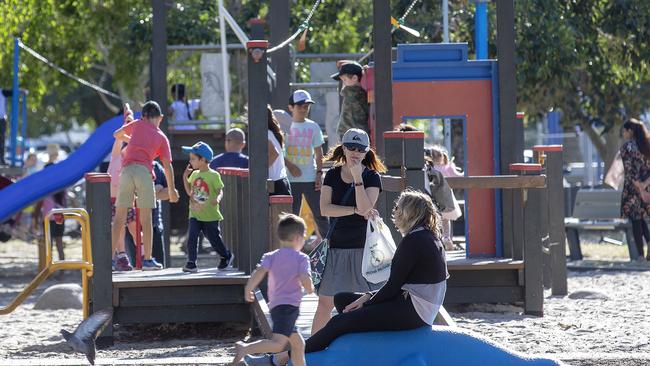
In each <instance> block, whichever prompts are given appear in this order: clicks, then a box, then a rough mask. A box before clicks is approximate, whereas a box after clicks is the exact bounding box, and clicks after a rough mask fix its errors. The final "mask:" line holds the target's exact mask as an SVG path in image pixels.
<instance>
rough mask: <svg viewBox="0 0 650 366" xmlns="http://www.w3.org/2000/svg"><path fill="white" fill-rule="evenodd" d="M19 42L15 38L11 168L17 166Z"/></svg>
mask: <svg viewBox="0 0 650 366" xmlns="http://www.w3.org/2000/svg"><path fill="white" fill-rule="evenodd" d="M18 42H20V40H19V39H18V37H16V38H14V81H13V86H12V88H13V90H12V95H11V143H10V147H9V148H10V149H11V150H10V153H9V157H10V160H11V166H16V148H17V146H18V145H17V142H18V95H19V93H18V88H19V87H20V85H19V83H18V69H19V63H20V46H19V45H18Z"/></svg>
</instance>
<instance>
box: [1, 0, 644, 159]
mask: <svg viewBox="0 0 650 366" xmlns="http://www.w3.org/2000/svg"><path fill="white" fill-rule="evenodd" d="M314 1H315V0H292V1H291V2H290V6H291V19H290V23H291V29H292V30H295V29H296V28H297V27H298V26H299V25H300V23H301V22H302V21H303V20H304V19H305V17H306V16H307V14H308V13H309V10H310V9H311V7H312V5H313V3H314ZM411 2H412V0H393V1H392V7H393V16H394V17H396V18H399V17H401V16H402V15H403V14H404V12H405V11H406V9H407V8H408V7H409V6H410V5H411ZM440 3H441V2H440V1H438V0H418V1H417V2H416V4H415V5H414V6H413V8H412V11H411V12H410V14H409V15H408V16H407V17H406V19H405V23H406V24H407V25H408V26H409V27H411V28H415V29H417V30H419V31H420V32H421V33H422V37H421V38H419V39H418V38H415V37H413V36H411V35H409V34H407V33H406V32H402V31H399V30H398V31H397V32H395V34H394V35H393V41H394V44H397V43H414V42H441V41H442V15H441V9H440ZM168 4H169V9H168V19H167V32H168V43H169V44H216V43H219V24H218V18H217V10H216V2H215V1H212V0H185V1H177V2H168ZM515 4H516V15H515V16H516V42H517V85H518V90H517V94H518V110H523V111H525V112H527V115H528V116H529V119H531V120H535V119H538V118H541V117H542V116H543V115H544V114H545V113H546V112H547V111H549V110H561V111H562V113H563V116H564V117H563V121H564V122H565V123H567V124H579V125H580V126H582V128H584V129H585V130H586V131H587V133H589V134H590V136H591V137H592V140H593V141H594V142H595V144H596V147H597V149H598V150H599V151H600V152H601V156H603V157H604V158H608V157H609V156H610V155H611V153H612V151H613V149H615V147H616V146H617V145H618V128H617V126H619V125H620V124H621V123H622V121H623V119H624V118H625V117H627V116H636V115H639V114H641V113H642V112H643V111H644V110H647V109H648V103H650V98H649V97H650V95H649V94H650V88H648V84H650V72H649V69H648V62H649V61H648V60H650V57H649V56H650V54H649V51H648V37H649V35H650V29H649V27H648V25H649V24H650V2H648V1H647V0H627V1H607V0H572V1H557V0H521V1H516V2H515ZM150 5H151V4H150V2H149V1H136V2H126V1H118V0H103V1H99V0H91V1H85V2H80V1H75V0H6V1H3V2H0V13H2V14H3V15H4V19H3V22H2V23H0V47H1V48H0V67H1V68H2V70H3V71H4V72H2V73H0V85H2V86H4V87H8V86H10V85H11V72H10V70H12V52H13V41H12V37H14V36H19V37H21V39H22V40H23V42H25V44H27V45H28V46H30V47H31V48H33V49H34V50H36V51H37V52H39V53H41V54H42V55H44V56H45V57H47V58H48V59H50V60H51V61H52V62H54V63H56V64H58V65H60V66H61V67H63V68H64V69H66V70H68V71H70V72H72V73H73V74H75V75H78V76H80V77H82V78H84V79H87V80H89V81H91V82H93V83H96V84H98V85H100V86H102V87H103V88H105V89H108V90H111V91H114V92H115V93H117V94H119V95H120V96H121V97H122V98H123V99H124V100H127V101H144V98H145V94H146V92H147V90H146V88H147V85H148V82H149V54H150V49H151V22H152V13H151V6H150ZM224 5H225V6H226V8H228V9H229V11H230V13H231V14H232V15H233V17H234V18H235V19H236V21H237V22H238V23H239V24H240V25H241V26H242V28H244V30H245V31H248V20H249V19H251V18H254V17H261V18H264V17H265V16H266V15H267V14H268V2H260V1H253V0H239V1H238V0H226V1H224ZM495 15H496V11H495V4H494V3H490V4H489V17H490V18H489V27H490V44H489V56H490V57H496V49H495V39H496V38H495V31H496V17H495ZM449 20H450V40H451V42H468V43H469V48H470V53H473V49H474V44H473V43H474V42H473V32H474V3H473V2H472V1H470V0H460V1H451V2H450V13H449ZM227 37H228V40H229V42H233V43H234V42H237V40H236V38H235V36H234V35H233V34H232V32H231V31H228V35H227ZM371 38H372V1H371V0H359V1H347V0H324V1H323V2H322V3H321V5H320V7H319V8H318V10H317V12H316V14H315V16H314V18H313V19H312V22H311V23H310V28H309V33H308V42H307V46H306V49H305V51H304V52H313V53H319V52H365V51H368V50H369V49H370V48H371V47H372V39H371ZM168 62H169V64H170V65H171V67H170V71H169V73H170V76H169V79H170V80H174V81H179V80H180V81H188V82H190V79H192V78H195V79H196V73H197V70H198V69H197V67H198V65H197V64H198V62H197V58H196V56H193V57H188V55H187V54H183V53H174V52H172V53H170V54H169V56H168ZM296 71H297V77H298V79H299V80H305V79H306V78H308V68H307V65H306V64H299V65H298V66H297V70H296ZM20 72H21V87H22V88H25V89H28V90H29V92H30V97H29V102H30V120H31V121H32V123H31V124H30V135H32V136H33V135H37V134H40V133H44V132H51V131H53V130H55V129H57V128H67V126H69V125H70V123H71V122H72V121H73V120H76V121H77V122H79V123H86V122H94V121H102V120H104V119H105V118H106V117H108V116H110V115H111V114H113V113H115V112H116V111H117V110H118V109H119V106H120V101H119V100H114V99H112V98H110V97H105V96H99V95H98V94H97V93H96V92H94V91H92V90H90V89H88V88H86V87H83V86H80V85H79V84H77V83H76V82H75V81H73V80H71V79H69V78H67V77H65V76H63V75H61V74H59V73H58V72H56V71H54V70H52V69H50V68H49V67H47V66H46V65H44V64H43V63H41V62H40V61H37V60H35V59H33V58H31V57H30V56H28V55H26V54H24V53H23V56H22V59H21V65H20ZM34 121H36V122H34ZM611 146H614V148H611Z"/></svg>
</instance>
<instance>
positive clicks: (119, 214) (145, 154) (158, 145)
mask: <svg viewBox="0 0 650 366" xmlns="http://www.w3.org/2000/svg"><path fill="white" fill-rule="evenodd" d="M162 120H163V114H162V111H161V110H160V106H159V105H158V103H156V102H154V101H148V102H147V103H145V104H144V106H143V107H142V118H141V119H139V120H135V121H133V122H130V123H127V124H125V125H124V126H122V127H120V128H119V129H118V130H117V131H115V133H114V134H113V135H114V136H115V138H116V139H118V140H121V141H123V142H127V143H128V145H127V147H126V151H125V153H124V158H123V161H122V172H121V174H120V185H119V193H118V196H117V203H116V207H117V209H116V212H115V220H113V227H112V243H113V246H115V243H117V241H118V240H119V238H120V235H123V233H122V226H124V223H125V222H126V215H127V211H128V209H129V208H130V207H132V205H133V199H134V198H135V197H136V196H137V205H138V208H139V209H140V223H141V224H142V242H143V244H144V260H143V261H142V269H143V270H159V269H162V265H161V264H160V263H158V262H156V261H155V260H154V259H153V258H152V253H151V252H152V246H153V243H152V241H153V226H152V225H151V222H152V218H151V211H152V209H153V208H154V207H155V205H156V195H155V191H154V184H153V178H154V175H153V161H154V160H155V159H156V158H157V157H160V159H161V161H162V162H163V166H164V170H165V178H167V182H168V184H169V187H168V191H169V201H170V202H172V203H175V202H178V191H177V190H176V188H175V187H174V170H173V167H172V164H171V162H172V155H171V150H170V148H169V140H168V139H167V136H165V134H164V133H163V132H162V131H161V130H160V128H159V126H160V123H161V122H162Z"/></svg>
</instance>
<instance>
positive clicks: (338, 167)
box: [312, 128, 386, 334]
mask: <svg viewBox="0 0 650 366" xmlns="http://www.w3.org/2000/svg"><path fill="white" fill-rule="evenodd" d="M326 159H327V161H330V162H332V163H333V164H334V165H333V166H332V168H331V169H330V170H328V171H327V174H326V175H325V180H324V182H323V189H321V195H320V209H321V212H323V214H325V215H327V216H329V217H330V218H337V219H336V223H334V224H332V229H331V230H332V232H331V235H330V237H329V245H330V247H329V250H328V252H327V261H326V264H325V270H324V271H323V273H322V279H321V282H320V284H319V288H318V306H317V308H316V313H315V314H314V321H313V323H312V334H314V333H316V332H317V331H318V330H319V329H321V328H322V327H324V326H325V324H327V322H328V321H329V320H330V317H331V314H332V309H333V308H334V295H336V294H337V293H339V292H350V291H352V292H365V291H371V290H375V289H377V288H379V287H380V286H381V284H373V283H370V282H368V281H366V279H365V278H364V277H363V276H362V274H361V265H362V259H363V247H364V246H365V244H366V232H367V231H366V230H367V227H368V217H369V216H371V215H374V214H376V210H374V207H375V204H376V203H377V198H378V197H379V193H380V192H381V177H380V175H379V173H384V172H385V171H386V167H384V165H383V163H382V162H381V161H380V160H379V158H378V157H377V154H375V151H374V150H373V149H372V148H370V139H369V138H368V135H367V134H366V132H365V131H363V130H361V129H358V128H352V129H349V130H348V131H347V132H346V133H345V134H344V135H343V138H342V142H341V144H340V145H338V146H336V147H334V148H333V149H330V152H329V154H328V155H327V157H326Z"/></svg>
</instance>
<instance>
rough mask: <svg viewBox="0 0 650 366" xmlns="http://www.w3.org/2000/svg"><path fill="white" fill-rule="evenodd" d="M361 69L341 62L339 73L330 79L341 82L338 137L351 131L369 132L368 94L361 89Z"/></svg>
mask: <svg viewBox="0 0 650 366" xmlns="http://www.w3.org/2000/svg"><path fill="white" fill-rule="evenodd" d="M362 77H363V67H362V66H361V65H360V64H358V63H357V62H354V61H347V62H343V64H342V65H341V66H340V68H339V72H337V73H336V74H334V75H332V79H334V80H336V81H341V82H342V83H343V88H342V89H341V97H342V98H343V102H342V103H341V115H340V116H339V125H338V127H337V132H338V134H339V136H343V134H344V133H345V132H346V131H347V130H349V129H351V128H358V129H361V130H364V131H365V132H366V133H369V132H370V128H369V127H368V110H369V108H370V107H369V105H368V93H367V92H366V91H365V90H364V89H363V87H361V78H362Z"/></svg>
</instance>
